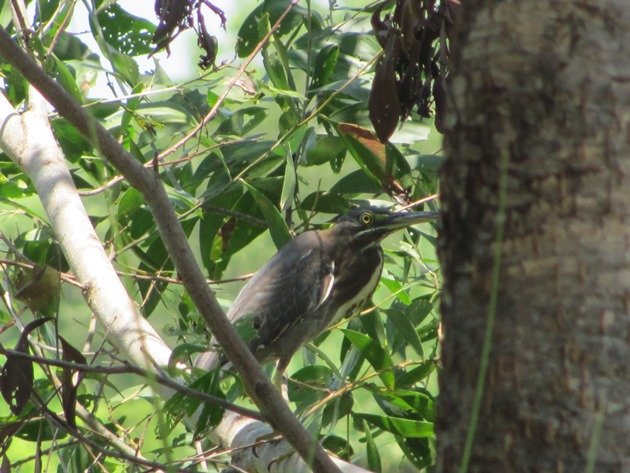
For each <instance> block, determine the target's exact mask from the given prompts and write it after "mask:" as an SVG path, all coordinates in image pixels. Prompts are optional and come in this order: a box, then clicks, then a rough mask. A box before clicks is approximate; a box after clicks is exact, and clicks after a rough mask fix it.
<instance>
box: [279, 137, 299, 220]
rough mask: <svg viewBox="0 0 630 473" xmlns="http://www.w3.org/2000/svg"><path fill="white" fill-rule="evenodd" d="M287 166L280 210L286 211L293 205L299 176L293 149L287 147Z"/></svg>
mask: <svg viewBox="0 0 630 473" xmlns="http://www.w3.org/2000/svg"><path fill="white" fill-rule="evenodd" d="M285 150H286V152H285V154H286V164H285V166H284V179H283V180H282V193H281V194H280V205H279V207H280V209H286V208H287V206H288V205H289V204H290V203H291V200H292V199H293V195H294V194H295V186H296V184H297V176H296V173H295V164H294V163H293V156H292V155H291V147H290V146H288V145H287V146H285Z"/></svg>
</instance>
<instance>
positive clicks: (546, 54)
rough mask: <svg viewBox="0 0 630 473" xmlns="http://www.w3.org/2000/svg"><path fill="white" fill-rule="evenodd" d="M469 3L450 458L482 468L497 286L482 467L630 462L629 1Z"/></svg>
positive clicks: (453, 274) (452, 263)
mask: <svg viewBox="0 0 630 473" xmlns="http://www.w3.org/2000/svg"><path fill="white" fill-rule="evenodd" d="M462 5H463V7H462V12H461V17H460V18H459V22H458V24H459V32H458V34H457V37H456V39H455V41H454V44H453V53H454V64H453V67H454V74H453V79H452V83H451V86H450V92H451V95H452V97H451V104H450V107H451V113H450V122H449V123H448V126H449V131H448V133H447V136H446V149H447V155H448V160H447V163H446V164H445V167H444V169H443V183H442V191H441V195H442V198H443V210H444V212H445V214H444V220H443V233H442V242H441V248H440V257H441V261H442V263H443V271H444V279H445V284H444V289H443V303H442V313H443V329H444V341H443V370H442V373H441V378H440V402H439V408H438V417H439V419H438V423H437V436H438V462H439V466H438V471H440V472H452V471H457V470H458V468H460V467H461V466H462V465H465V464H466V461H465V458H464V450H465V445H466V437H467V433H469V432H470V431H471V430H470V429H471V412H473V404H474V401H473V400H474V397H475V390H476V388H477V384H478V380H477V378H478V373H479V366H480V359H481V355H482V351H483V350H482V347H483V344H484V333H485V330H486V327H487V324H488V321H489V320H490V321H491V322H492V294H493V290H494V289H496V291H497V292H496V296H497V298H496V314H495V315H496V317H495V319H494V329H493V332H492V336H491V337H490V339H491V350H490V355H489V358H488V361H489V363H488V367H487V373H486V376H485V377H484V378H483V386H484V391H483V396H482V397H481V402H480V403H479V407H480V411H479V418H478V425H477V428H476V431H475V432H476V435H475V437H474V443H473V444H472V445H473V448H472V454H471V456H470V463H469V465H468V470H467V471H469V472H495V471H496V472H499V471H500V472H511V471H532V472H534V471H535V472H541V471H545V472H575V471H596V472H621V471H630V362H629V360H630V316H629V313H630V288H629V286H630V256H629V255H630V251H629V249H630V248H629V246H630V225H629V224H628V220H629V219H628V217H629V215H630V178H629V172H630V159H629V156H630V2H628V1H627V0H610V1H593V2H575V1H554V2H551V1H521V0H518V1H517V0H514V1H504V2H492V1H466V2H462ZM502 177H505V181H503V182H505V186H504V187H502V181H501V179H502ZM503 189H504V190H505V192H502V190H503ZM502 194H503V195H502ZM502 232H503V237H502V238H501V234H502ZM497 263H498V264H497ZM493 266H496V268H497V272H496V273H495V276H496V277H494V278H493ZM489 314H490V317H489ZM473 427H474V426H473ZM463 458H464V460H463ZM460 471H462V469H461V468H460Z"/></svg>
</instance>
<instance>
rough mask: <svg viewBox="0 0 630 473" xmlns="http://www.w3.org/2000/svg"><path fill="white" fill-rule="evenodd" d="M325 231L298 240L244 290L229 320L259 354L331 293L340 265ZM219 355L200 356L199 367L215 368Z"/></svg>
mask: <svg viewBox="0 0 630 473" xmlns="http://www.w3.org/2000/svg"><path fill="white" fill-rule="evenodd" d="M322 243H323V242H322V240H321V235H320V234H319V232H316V231H312V232H305V233H302V234H300V235H298V236H297V237H296V238H294V239H293V240H292V241H291V242H289V243H288V244H287V245H285V246H284V247H283V248H282V249H281V250H280V251H279V252H278V253H276V255H275V256H274V257H272V258H271V259H270V260H269V261H268V262H267V263H266V264H265V266H263V267H262V268H261V269H260V270H258V271H257V272H256V274H255V275H254V276H253V277H252V278H251V279H250V280H249V282H248V283H247V284H246V285H245V286H244V287H243V289H241V292H240V293H239V294H238V296H237V297H236V299H235V300H234V303H233V304H232V307H231V308H230V310H229V311H228V313H227V315H228V318H229V319H230V320H231V321H232V323H233V324H235V325H236V326H237V327H238V328H239V331H240V332H243V333H245V334H247V333H252V330H251V329H252V328H253V329H254V330H253V334H254V335H253V337H250V336H248V335H242V336H244V338H246V341H247V342H249V343H250V346H251V347H252V349H253V350H255V349H256V346H257V345H266V346H268V344H269V343H271V342H273V341H274V340H276V339H277V338H278V337H280V336H281V334H282V333H283V332H284V331H285V330H286V329H287V328H288V327H289V326H291V325H292V324H293V323H295V322H296V321H298V320H299V319H301V318H302V317H304V316H308V315H309V314H311V313H312V312H313V311H314V310H315V309H316V308H317V307H319V306H320V305H321V304H322V303H323V302H324V301H325V300H326V299H327V298H328V297H329V296H330V294H331V290H332V286H333V283H334V275H333V272H334V263H333V261H332V260H330V259H329V258H327V256H326V254H325V252H324V251H323V245H322ZM217 362H218V353H217V352H216V351H215V352H210V351H208V352H205V353H202V354H201V355H199V357H198V358H197V360H196V361H195V365H196V366H199V367H203V368H206V369H211V368H213V367H214V366H216V364H217Z"/></svg>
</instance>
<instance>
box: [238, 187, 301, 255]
mask: <svg viewBox="0 0 630 473" xmlns="http://www.w3.org/2000/svg"><path fill="white" fill-rule="evenodd" d="M241 182H242V183H243V185H244V186H245V187H246V188H247V190H248V192H249V193H250V194H251V195H252V197H254V199H255V200H256V204H257V205H258V207H259V208H260V210H262V213H263V215H264V216H265V220H266V221H267V223H268V224H269V232H270V233H271V238H272V239H273V242H274V243H275V245H276V248H278V249H280V248H282V247H283V246H284V245H285V244H286V243H287V242H288V241H289V240H291V233H289V227H288V226H287V223H286V222H285V221H284V218H282V215H281V214H280V211H278V209H277V208H276V207H275V206H274V205H273V203H272V202H271V201H270V200H269V199H268V198H267V196H266V195H264V194H263V193H262V192H260V191H259V190H258V189H256V188H255V187H254V186H252V185H251V184H248V183H247V182H245V181H241Z"/></svg>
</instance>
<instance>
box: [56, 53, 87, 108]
mask: <svg viewBox="0 0 630 473" xmlns="http://www.w3.org/2000/svg"><path fill="white" fill-rule="evenodd" d="M52 58H53V62H54V64H55V67H54V76H55V79H57V81H58V82H59V84H60V85H61V86H62V87H63V88H64V89H66V92H68V93H69V94H70V95H72V97H74V99H75V100H76V101H77V102H79V103H83V95H82V94H81V91H80V90H79V87H77V81H76V79H75V77H74V75H73V74H72V72H71V71H70V69H69V68H68V66H66V65H65V63H63V62H62V61H60V60H59V59H57V58H56V57H55V56H52Z"/></svg>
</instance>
